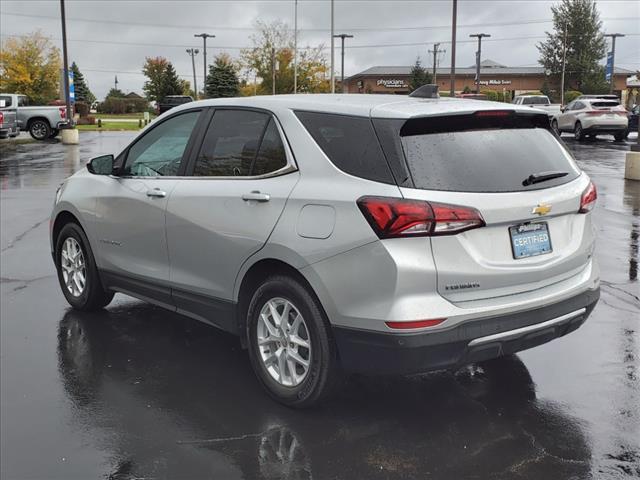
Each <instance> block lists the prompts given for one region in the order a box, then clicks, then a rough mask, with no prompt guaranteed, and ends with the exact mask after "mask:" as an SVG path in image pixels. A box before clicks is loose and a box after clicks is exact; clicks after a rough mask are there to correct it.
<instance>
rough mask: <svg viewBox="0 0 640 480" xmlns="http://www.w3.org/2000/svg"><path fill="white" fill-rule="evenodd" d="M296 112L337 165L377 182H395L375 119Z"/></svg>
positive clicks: (348, 171)
mask: <svg viewBox="0 0 640 480" xmlns="http://www.w3.org/2000/svg"><path fill="white" fill-rule="evenodd" d="M296 116H297V117H298V118H299V119H300V121H301V122H302V124H303V125H304V127H305V128H306V129H307V131H308V132H309V134H310V135H311V136H312V137H313V139H314V140H315V142H316V143H317V144H318V146H319V147H320V148H321V149H322V151H323V152H324V154H325V155H326V156H327V157H328V158H329V160H330V161H331V163H333V164H334V165H335V166H336V167H337V168H339V169H340V170H342V171H343V172H345V173H348V174H350V175H353V176H355V177H359V178H364V179H367V180H373V181H374V182H383V183H391V184H393V183H395V182H394V179H393V176H392V175H391V170H390V169H389V165H388V164H387V161H386V159H385V157H384V153H383V152H382V148H381V147H380V143H379V142H378V138H377V137H376V132H375V130H374V128H373V124H372V123H371V119H369V118H367V117H355V116H348V115H335V114H327V113H316V112H302V111H298V112H296Z"/></svg>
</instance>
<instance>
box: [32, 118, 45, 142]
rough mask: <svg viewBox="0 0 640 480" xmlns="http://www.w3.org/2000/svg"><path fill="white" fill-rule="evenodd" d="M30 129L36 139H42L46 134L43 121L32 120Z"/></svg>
mask: <svg viewBox="0 0 640 480" xmlns="http://www.w3.org/2000/svg"><path fill="white" fill-rule="evenodd" d="M31 131H32V132H33V135H34V136H35V137H36V138H38V139H44V138H45V137H46V136H47V126H46V125H45V124H44V123H43V122H34V124H33V125H32V126H31Z"/></svg>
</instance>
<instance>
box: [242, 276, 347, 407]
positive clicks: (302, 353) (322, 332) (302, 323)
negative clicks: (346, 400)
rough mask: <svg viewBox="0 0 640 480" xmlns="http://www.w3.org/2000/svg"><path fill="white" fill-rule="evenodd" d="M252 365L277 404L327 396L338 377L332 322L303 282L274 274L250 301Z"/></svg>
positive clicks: (304, 404) (299, 404)
mask: <svg viewBox="0 0 640 480" xmlns="http://www.w3.org/2000/svg"><path fill="white" fill-rule="evenodd" d="M247 338H248V344H249V356H250V358H251V364H252V366H253V369H254V371H255V373H256V375H257V376H258V378H259V380H260V382H261V383H262V385H263V387H264V388H265V389H266V390H267V392H268V393H269V395H271V396H272V397H273V398H275V399H276V400H278V401H279V402H281V403H283V404H285V405H288V406H292V407H309V406H312V405H315V404H317V403H319V402H321V401H322V400H324V399H326V398H327V397H328V396H329V395H330V394H331V392H332V391H333V389H334V387H335V385H336V384H337V383H338V381H339V379H340V369H339V365H338V355H337V351H336V347H335V344H334V342H333V338H332V337H331V331H330V327H329V323H328V321H327V319H326V318H325V315H324V313H323V312H322V309H321V308H320V305H319V304H318V301H317V300H316V299H315V297H314V296H313V295H312V294H311V293H310V292H309V291H308V290H307V288H306V287H305V286H304V285H302V284H301V283H300V282H299V281H297V280H296V279H294V278H291V277H288V276H273V277H270V278H268V279H267V280H265V281H264V283H262V285H260V287H258V289H257V290H256V292H255V293H254V295H253V298H252V299H251V303H250V304H249V311H248V318H247Z"/></svg>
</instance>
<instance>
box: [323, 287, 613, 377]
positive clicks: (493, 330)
mask: <svg viewBox="0 0 640 480" xmlns="http://www.w3.org/2000/svg"><path fill="white" fill-rule="evenodd" d="M599 297H600V289H599V288H597V289H594V290H587V291H585V292H583V293H581V294H579V295H576V296H574V297H571V298H568V299H566V300H563V301H561V302H558V303H554V304H551V305H547V306H545V307H541V308H537V309H534V310H527V311H522V312H518V313H513V314H508V315H502V316H498V317H491V318H484V319H480V320H469V321H466V322H464V323H463V324H461V325H458V326H456V327H453V328H451V329H449V330H445V331H440V332H433V333H413V334H396V333H384V332H373V331H366V330H357V329H350V328H344V327H337V326H334V327H333V331H334V337H335V339H336V342H337V345H338V350H339V353H340V359H341V361H342V365H343V367H344V368H345V370H347V371H350V372H359V373H377V374H400V373H416V372H426V371H430V370H443V369H450V368H457V367H460V366H462V365H465V364H468V363H474V362H478V361H482V360H488V359H491V358H495V357H499V356H502V355H507V354H510V353H515V352H519V351H521V350H526V349H528V348H531V347H535V346H537V345H541V344H543V343H547V342H549V341H550V340H553V339H554V338H558V337H562V336H563V335H566V334H567V333H569V332H572V331H574V330H576V329H577V328H578V327H580V326H581V325H582V324H583V323H584V321H585V320H586V319H587V317H588V316H589V314H590V313H591V311H592V310H593V308H594V307H595V305H596V303H597V302H598V298H599Z"/></svg>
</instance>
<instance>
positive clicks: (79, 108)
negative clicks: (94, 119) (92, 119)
mask: <svg viewBox="0 0 640 480" xmlns="http://www.w3.org/2000/svg"><path fill="white" fill-rule="evenodd" d="M75 109H76V113H77V114H78V115H80V117H86V116H87V115H89V104H88V103H86V102H76V103H75Z"/></svg>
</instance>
